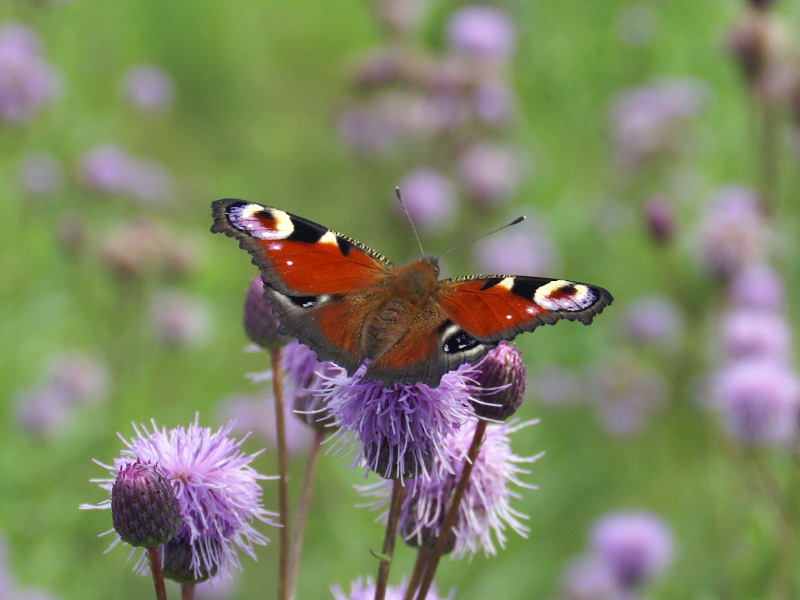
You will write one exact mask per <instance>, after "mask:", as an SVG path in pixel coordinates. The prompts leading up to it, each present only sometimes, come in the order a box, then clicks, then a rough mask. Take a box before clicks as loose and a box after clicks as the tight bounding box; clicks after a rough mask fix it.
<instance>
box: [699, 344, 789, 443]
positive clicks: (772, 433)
mask: <svg viewBox="0 0 800 600" xmlns="http://www.w3.org/2000/svg"><path fill="white" fill-rule="evenodd" d="M712 394H713V398H714V401H715V405H716V407H717V409H718V410H719V411H720V413H721V417H722V421H723V424H724V426H725V428H726V429H727V430H728V433H729V434H730V435H731V436H733V437H734V438H737V439H739V440H741V441H743V442H745V443H751V444H764V445H780V444H785V443H788V442H790V441H793V440H795V439H796V437H797V434H798V419H799V418H800V380H798V378H797V375H796V374H795V373H794V371H793V370H792V369H791V367H790V366H789V365H788V364H786V363H785V362H777V361H774V360H765V359H745V360H739V361H736V362H734V363H731V364H730V365H728V366H727V367H725V368H724V369H722V370H720V371H718V372H717V373H716V375H715V377H714V378H713V383H712Z"/></svg>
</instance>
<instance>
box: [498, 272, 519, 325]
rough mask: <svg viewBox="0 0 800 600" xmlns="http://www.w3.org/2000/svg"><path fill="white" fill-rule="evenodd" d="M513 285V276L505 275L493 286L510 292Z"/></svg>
mask: <svg viewBox="0 0 800 600" xmlns="http://www.w3.org/2000/svg"><path fill="white" fill-rule="evenodd" d="M513 286H514V278H513V277H506V278H505V279H503V280H502V281H500V283H498V284H497V285H496V286H494V287H499V288H503V289H504V290H506V291H509V292H510V291H511V288H512V287H513ZM508 318H509V319H510V318H511V317H508Z"/></svg>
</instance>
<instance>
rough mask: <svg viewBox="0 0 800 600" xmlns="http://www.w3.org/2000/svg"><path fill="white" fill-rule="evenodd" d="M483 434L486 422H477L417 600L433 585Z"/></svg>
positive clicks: (420, 599) (421, 599) (423, 596)
mask: <svg viewBox="0 0 800 600" xmlns="http://www.w3.org/2000/svg"><path fill="white" fill-rule="evenodd" d="M485 432H486V421H484V420H480V421H478V424H477V425H476V427H475V435H474V437H473V438H472V445H470V447H469V451H468V452H467V458H466V460H465V461H464V467H463V468H462V469H461V479H460V480H459V482H458V487H456V491H455V493H454V494H453V500H452V502H451V504H450V509H449V510H448V511H447V517H446V518H445V520H444V525H442V530H441V531H440V532H439V537H437V538H436V545H435V546H434V547H433V553H432V554H431V556H430V562H429V563H428V569H427V570H426V571H425V577H423V579H422V583H421V584H420V586H419V593H418V594H417V600H425V598H426V597H427V595H428V590H429V589H430V587H431V583H433V577H434V576H435V575H436V568H437V567H438V566H439V560H440V559H441V558H442V554H443V553H444V548H445V546H446V545H447V540H448V538H449V537H450V532H451V531H452V529H453V525H455V522H456V517H457V516H458V507H459V506H460V505H461V499H462V498H463V497H464V492H465V491H466V490H467V483H468V482H469V476H470V475H471V474H472V467H473V466H474V465H475V459H476V458H477V457H478V452H480V449H481V442H483V434H484V433H485Z"/></svg>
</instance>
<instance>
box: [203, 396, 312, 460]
mask: <svg viewBox="0 0 800 600" xmlns="http://www.w3.org/2000/svg"><path fill="white" fill-rule="evenodd" d="M284 414H285V416H286V428H285V431H286V448H287V449H288V451H289V454H296V455H300V454H302V453H303V452H305V451H306V450H307V449H308V446H309V444H310V443H311V437H312V435H311V429H310V428H309V427H308V426H307V425H305V424H304V423H303V422H301V420H300V419H299V418H298V416H299V415H293V414H292V412H291V410H287V411H285V413H284ZM217 418H218V419H219V420H220V421H222V422H233V431H234V432H236V433H239V434H242V435H244V434H246V433H248V432H252V433H253V435H256V436H258V437H259V438H261V439H263V440H266V441H267V442H268V443H269V444H270V446H272V447H273V448H277V447H278V441H277V434H276V431H275V409H274V407H273V405H272V402H270V401H267V400H265V399H264V398H261V397H259V396H255V395H247V394H235V395H233V396H229V397H228V398H225V399H224V400H222V402H220V404H219V407H218V409H217Z"/></svg>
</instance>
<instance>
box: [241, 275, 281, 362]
mask: <svg viewBox="0 0 800 600" xmlns="http://www.w3.org/2000/svg"><path fill="white" fill-rule="evenodd" d="M243 324H244V331H245V333H246V334H247V337H248V338H250V341H252V342H253V343H255V344H257V345H259V346H261V347H262V348H270V347H273V346H282V345H283V344H286V343H287V342H288V341H289V338H287V337H285V336H281V335H278V327H279V326H280V322H279V321H278V316H277V315H276V314H275V310H274V309H273V308H272V304H271V303H270V301H269V300H267V299H266V298H265V297H264V282H263V281H262V280H261V277H260V276H256V277H253V281H251V282H250V287H249V288H247V296H246V297H245V301H244V319H243Z"/></svg>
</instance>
